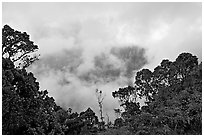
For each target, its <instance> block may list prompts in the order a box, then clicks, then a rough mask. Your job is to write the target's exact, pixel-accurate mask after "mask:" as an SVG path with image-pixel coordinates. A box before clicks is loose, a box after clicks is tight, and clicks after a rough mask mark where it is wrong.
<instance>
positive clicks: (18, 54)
mask: <svg viewBox="0 0 204 137" xmlns="http://www.w3.org/2000/svg"><path fill="white" fill-rule="evenodd" d="M37 49H38V46H37V45H35V44H34V42H33V41H31V40H30V36H29V35H28V34H27V33H26V32H23V33H22V32H20V31H16V30H14V29H12V28H11V27H10V26H9V25H4V27H3V29H2V56H3V57H4V58H9V59H10V60H11V61H12V62H18V65H19V67H28V66H29V65H30V64H32V63H33V62H34V61H36V60H37V59H38V57H39V55H36V54H33V53H34V52H35V51H36V50H37Z"/></svg>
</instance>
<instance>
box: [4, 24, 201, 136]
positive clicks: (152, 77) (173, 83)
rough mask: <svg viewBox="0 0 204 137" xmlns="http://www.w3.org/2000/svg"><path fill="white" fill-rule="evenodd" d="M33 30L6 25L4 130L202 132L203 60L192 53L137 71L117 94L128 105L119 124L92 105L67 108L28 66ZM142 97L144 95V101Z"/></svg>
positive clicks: (51, 132) (35, 46)
mask: <svg viewBox="0 0 204 137" xmlns="http://www.w3.org/2000/svg"><path fill="white" fill-rule="evenodd" d="M37 49H38V46H37V45H34V43H33V42H32V41H30V38H29V35H28V34H26V33H21V32H19V31H15V30H13V29H12V28H11V27H9V26H8V25H5V26H4V27H3V29H2V133H3V134H32V135H33V134H35V135H39V134H40V135H41V134H46V135H47V134H50V135H53V134H68V135H69V134H104V135H107V134H115V135H116V134H151V135H155V134H202V64H201V63H200V64H198V59H197V57H196V56H193V55H192V54H190V53H181V54H180V55H179V56H178V57H177V59H176V60H175V61H174V62H171V61H169V60H163V61H162V62H161V64H160V65H159V66H157V67H156V68H155V69H154V71H153V72H151V71H150V70H148V69H143V70H141V71H138V72H137V74H136V76H135V84H134V86H133V87H132V86H128V87H124V88H119V90H118V91H115V92H113V93H112V95H113V97H114V98H117V99H118V100H119V102H120V104H121V107H123V108H124V111H123V112H121V111H120V109H116V110H115V111H116V112H117V113H118V114H119V117H118V118H117V119H116V120H115V122H114V125H111V123H106V128H105V123H104V122H100V121H99V120H98V117H97V116H96V115H95V113H94V112H93V110H92V109H91V108H88V109H87V110H86V111H84V112H81V113H80V114H78V113H77V112H75V113H73V112H72V109H71V108H69V109H68V110H64V109H63V108H61V107H60V106H58V105H57V104H56V103H55V100H54V99H53V98H52V97H49V96H48V91H47V90H45V91H40V90H39V83H38V82H37V81H36V78H35V77H34V75H33V73H31V72H29V73H28V72H27V71H26V67H28V66H29V65H31V64H32V62H34V61H35V60H37V59H38V55H35V54H33V53H34V52H35V51H36V50H37ZM138 98H142V99H143V100H145V105H144V106H141V105H140V103H139V102H138Z"/></svg>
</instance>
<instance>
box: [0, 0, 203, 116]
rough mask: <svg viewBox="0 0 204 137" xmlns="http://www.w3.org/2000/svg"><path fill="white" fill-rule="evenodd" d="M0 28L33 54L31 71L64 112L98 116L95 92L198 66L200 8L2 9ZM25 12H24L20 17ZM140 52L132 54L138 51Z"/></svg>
mask: <svg viewBox="0 0 204 137" xmlns="http://www.w3.org/2000/svg"><path fill="white" fill-rule="evenodd" d="M2 11H3V14H2V22H3V24H8V25H10V26H11V27H12V28H14V29H16V30H19V31H26V32H27V33H28V34H30V36H31V40H33V41H34V42H35V43H36V44H37V45H38V46H39V53H40V54H41V57H40V60H39V61H37V62H35V63H34V64H33V65H32V66H31V67H30V68H29V70H30V71H32V72H33V73H34V74H35V76H36V77H37V79H38V81H39V82H40V87H41V89H48V91H49V95H50V96H53V97H54V98H55V99H56V102H57V103H58V104H59V105H61V106H62V107H64V108H68V107H72V108H73V111H78V112H80V111H82V110H84V109H86V107H87V106H90V107H92V108H93V109H94V111H95V112H97V113H98V104H97V101H96V97H95V90H96V88H98V89H99V90H102V91H103V92H104V94H106V97H105V100H104V110H105V112H107V113H108V114H109V115H111V116H112V119H113V117H114V111H113V108H115V107H118V103H117V99H114V98H113V97H112V95H111V92H112V91H114V90H117V89H118V88H119V87H124V86H126V85H131V84H132V82H133V80H134V74H135V73H136V71H138V70H140V69H141V68H143V67H146V68H149V69H151V70H152V69H153V68H155V67H156V66H157V65H158V64H159V63H160V62H161V60H162V59H164V58H168V59H170V60H174V59H175V58H176V57H177V56H178V54H180V53H181V52H191V53H193V54H195V55H197V56H198V58H199V60H200V61H201V60H202V3H177V2H176V3H10V2H9V3H6V2H5V3H3V4H2ZM25 11H26V12H25ZM136 45H138V46H136Z"/></svg>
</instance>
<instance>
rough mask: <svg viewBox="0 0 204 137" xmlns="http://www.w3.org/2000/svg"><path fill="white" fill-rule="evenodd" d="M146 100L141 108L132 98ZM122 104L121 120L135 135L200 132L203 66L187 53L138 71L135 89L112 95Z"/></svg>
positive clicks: (123, 90) (128, 88)
mask: <svg viewBox="0 0 204 137" xmlns="http://www.w3.org/2000/svg"><path fill="white" fill-rule="evenodd" d="M132 96H133V97H135V98H136V99H137V97H140V98H141V99H145V104H146V105H145V106H142V107H141V108H140V106H139V104H138V105H137V103H138V102H137V101H136V100H135V99H134V101H132V98H131V97H132ZM113 97H115V98H118V99H119V101H120V102H121V105H122V106H123V105H125V107H124V108H125V111H124V112H123V113H122V118H123V119H124V120H125V121H126V122H125V123H126V125H128V126H129V130H130V131H132V132H133V133H134V134H201V133H202V128H201V127H202V120H201V118H202V117H201V116H202V98H201V97H202V63H201V64H198V61H197V57H196V56H193V55H192V54H190V53H181V54H180V55H179V56H178V57H177V59H176V61H174V62H171V61H169V60H163V61H162V62H161V64H160V65H159V66H157V67H156V68H155V69H154V71H153V72H151V71H150V70H148V69H143V70H141V71H139V72H137V74H136V77H135V86H134V87H125V88H120V89H119V90H118V91H115V92H113Z"/></svg>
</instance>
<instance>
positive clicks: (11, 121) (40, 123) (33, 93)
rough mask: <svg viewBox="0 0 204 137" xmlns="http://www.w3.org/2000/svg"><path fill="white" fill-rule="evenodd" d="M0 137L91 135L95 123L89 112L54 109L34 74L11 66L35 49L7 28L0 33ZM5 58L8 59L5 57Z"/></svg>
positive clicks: (28, 41)
mask: <svg viewBox="0 0 204 137" xmlns="http://www.w3.org/2000/svg"><path fill="white" fill-rule="evenodd" d="M2 39H3V43H2V48H3V54H2V55H3V56H2V133H3V134H11V135H25V134H31V135H43V134H45V135H49V134H50V135H53V134H61V135H62V134H90V133H92V132H94V131H93V128H94V126H95V125H96V124H97V122H98V118H97V116H96V115H95V113H94V112H93V111H92V110H91V109H90V108H88V109H87V110H86V111H85V112H82V113H80V115H79V114H77V113H71V109H69V110H67V111H66V110H64V109H62V108H61V107H60V106H57V105H56V103H55V100H54V98H52V97H49V96H48V91H47V90H45V91H40V90H39V83H38V82H37V81H36V78H35V77H34V75H33V73H31V72H29V73H28V72H27V71H26V69H25V66H29V65H30V64H31V63H32V61H34V60H32V59H31V58H32V57H31V58H29V59H31V60H29V59H28V60H27V61H28V62H24V66H23V67H16V66H15V65H14V63H15V61H16V60H15V58H16V56H17V54H18V55H20V56H19V57H17V59H25V58H27V57H28V56H27V54H29V53H32V52H34V50H35V49H37V46H36V45H34V44H33V42H32V41H30V40H29V36H28V35H27V34H26V33H21V32H18V31H14V30H13V29H12V28H10V27H9V26H8V25H5V26H4V28H3V30H2ZM6 54H7V55H8V56H6Z"/></svg>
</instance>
